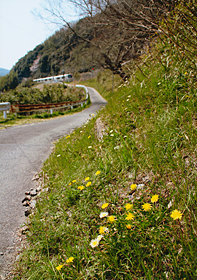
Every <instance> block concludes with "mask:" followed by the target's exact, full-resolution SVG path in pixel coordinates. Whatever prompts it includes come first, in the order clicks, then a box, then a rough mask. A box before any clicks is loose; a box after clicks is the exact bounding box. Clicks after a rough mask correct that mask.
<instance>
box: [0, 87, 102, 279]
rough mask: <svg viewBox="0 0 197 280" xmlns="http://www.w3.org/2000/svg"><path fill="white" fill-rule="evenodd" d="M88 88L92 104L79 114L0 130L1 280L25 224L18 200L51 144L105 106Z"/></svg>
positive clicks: (20, 199)
mask: <svg viewBox="0 0 197 280" xmlns="http://www.w3.org/2000/svg"><path fill="white" fill-rule="evenodd" d="M88 89H89V94H90V98H91V102H92V104H91V106H90V107H89V108H87V109H85V110H83V111H82V112H79V113H76V114H73V115H70V116H64V117H62V118H58V119H53V120H49V121H46V122H40V123H34V124H27V125H21V126H15V127H11V128H7V129H3V130H0V279H1V277H2V279H4V275H5V274H6V271H7V272H8V271H9V270H10V268H9V265H10V262H12V255H13V250H14V245H15V241H16V236H15V233H16V230H17V229H18V228H19V227H20V225H21V224H23V223H24V222H25V216H24V207H23V206H22V203H21V201H22V199H23V198H24V195H25V191H29V190H30V189H31V187H32V186H33V185H32V184H33V183H32V177H33V175H34V174H35V173H36V172H38V171H39V170H40V168H41V167H42V164H43V162H44V161H45V160H46V158H47V157H48V156H49V154H50V152H51V147H52V143H53V142H54V141H55V140H57V139H58V138H60V137H61V136H63V135H65V134H69V133H70V131H71V130H73V129H75V128H77V127H79V126H81V125H82V124H83V123H84V122H86V120H87V119H89V118H90V115H91V114H93V113H94V114H95V113H96V112H97V111H98V110H99V109H100V107H101V106H104V105H105V104H106V101H105V100H104V99H103V98H102V97H101V96H100V95H99V93H98V92H97V91H96V90H95V89H93V88H88Z"/></svg>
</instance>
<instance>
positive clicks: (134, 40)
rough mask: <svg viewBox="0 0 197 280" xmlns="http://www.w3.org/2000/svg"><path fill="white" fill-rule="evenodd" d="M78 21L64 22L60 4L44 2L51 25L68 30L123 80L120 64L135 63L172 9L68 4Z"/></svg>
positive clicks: (94, 1)
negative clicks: (77, 15)
mask: <svg viewBox="0 0 197 280" xmlns="http://www.w3.org/2000/svg"><path fill="white" fill-rule="evenodd" d="M69 2H70V3H72V4H73V5H74V6H75V7H76V9H77V11H78V14H79V16H80V17H83V19H82V20H81V21H80V22H81V24H80V29H78V25H77V24H71V23H69V22H68V21H67V19H66V16H65V14H64V10H63V5H64V4H65V1H64V0H59V1H51V0H48V6H45V12H47V13H48V14H49V15H50V19H52V21H53V22H58V24H60V23H61V24H62V25H63V26H65V27H67V28H69V29H70V30H71V31H72V32H73V33H75V34H76V36H78V37H79V38H81V39H82V40H84V41H85V42H88V43H89V44H91V46H93V48H94V59H95V60H96V61H97V62H98V63H99V64H100V65H101V66H102V67H103V68H105V69H110V70H111V71H112V72H113V73H114V74H119V75H120V76H121V78H122V79H123V80H126V79H127V77H128V75H127V74H126V73H125V72H124V70H123V64H124V63H126V62H127V61H130V60H131V59H139V57H140V55H141V52H142V50H143V48H144V46H147V45H149V43H150V40H152V38H153V37H154V36H156V32H158V22H159V20H160V19H161V17H162V16H165V15H166V14H167V13H168V12H169V11H170V10H171V9H172V8H173V6H174V4H175V2H176V1H171V0H164V1H160V0H152V1H148V0H70V1H69Z"/></svg>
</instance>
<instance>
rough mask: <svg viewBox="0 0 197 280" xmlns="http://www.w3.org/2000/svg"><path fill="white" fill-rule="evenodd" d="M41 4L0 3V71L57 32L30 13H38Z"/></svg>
mask: <svg viewBox="0 0 197 280" xmlns="http://www.w3.org/2000/svg"><path fill="white" fill-rule="evenodd" d="M44 3H45V0H0V68H5V69H8V70H10V69H11V68H12V66H14V64H15V63H16V62H17V61H18V60H19V59H20V58H21V57H23V56H24V55H26V54H27V52H28V51H30V50H33V49H34V48H35V47H36V46H37V45H38V44H40V43H42V42H44V41H45V39H46V38H48V37H49V36H50V35H52V34H53V33H54V32H55V30H58V29H59V28H58V26H56V25H52V24H50V25H49V24H48V25H47V24H45V23H44V22H42V21H41V20H38V19H37V18H36V17H35V16H34V15H33V14H32V11H34V10H35V9H36V10H37V11H39V10H41V6H40V5H42V4H44ZM71 13H72V12H70V13H69V14H71ZM73 19H74V17H70V20H73Z"/></svg>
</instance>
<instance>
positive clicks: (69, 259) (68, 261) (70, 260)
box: [66, 257, 74, 263]
mask: <svg viewBox="0 0 197 280" xmlns="http://www.w3.org/2000/svg"><path fill="white" fill-rule="evenodd" d="M73 260H74V258H73V257H70V258H68V259H67V260H66V262H67V263H72V262H73Z"/></svg>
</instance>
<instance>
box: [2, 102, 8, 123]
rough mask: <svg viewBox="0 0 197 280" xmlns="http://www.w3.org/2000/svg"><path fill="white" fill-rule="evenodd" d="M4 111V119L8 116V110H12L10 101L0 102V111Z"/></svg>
mask: <svg viewBox="0 0 197 280" xmlns="http://www.w3.org/2000/svg"><path fill="white" fill-rule="evenodd" d="M2 111H3V117H4V119H6V118H7V111H10V102H4V103H0V112H2Z"/></svg>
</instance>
